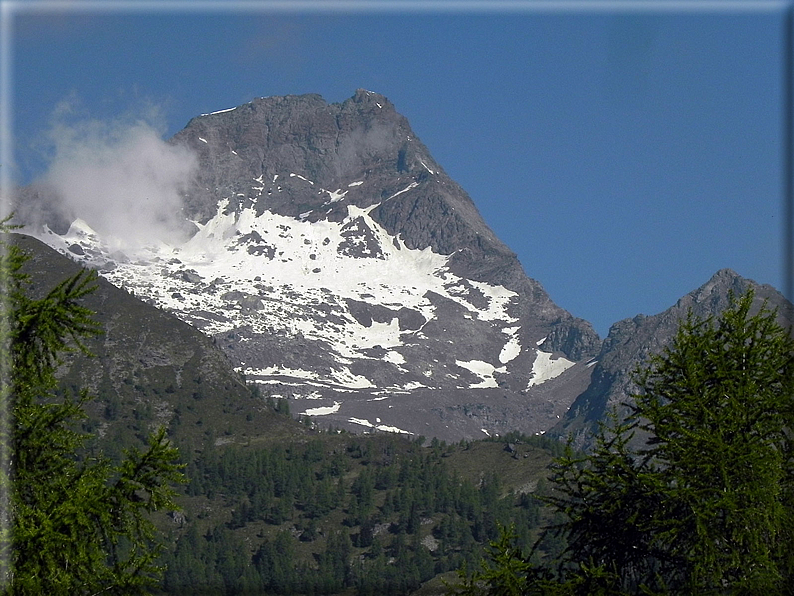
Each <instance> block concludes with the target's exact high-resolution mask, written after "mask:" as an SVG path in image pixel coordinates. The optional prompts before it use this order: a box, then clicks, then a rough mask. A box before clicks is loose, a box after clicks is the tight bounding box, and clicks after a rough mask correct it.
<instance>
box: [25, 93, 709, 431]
mask: <svg viewBox="0 0 794 596" xmlns="http://www.w3.org/2000/svg"><path fill="white" fill-rule="evenodd" d="M169 143H170V144H172V145H174V146H178V147H181V148H186V149H188V150H189V151H190V152H191V153H192V154H193V155H195V157H196V162H197V164H198V166H197V169H196V175H195V177H194V178H193V179H192V180H191V181H190V183H189V184H188V186H187V188H185V190H184V196H183V197H182V199H183V201H182V207H181V212H180V213H178V214H175V217H174V219H175V220H178V224H179V225H178V226H177V227H178V228H179V230H178V231H179V234H177V235H176V236H174V237H172V238H170V239H168V240H167V241H166V240H157V239H153V240H152V241H151V242H150V243H146V244H145V245H143V246H137V247H135V248H130V247H123V246H122V247H120V246H119V244H118V243H117V242H115V241H114V239H113V238H111V237H108V236H107V235H103V234H101V233H99V232H97V231H96V230H95V229H94V228H92V225H91V214H90V213H77V212H65V211H64V210H63V209H59V207H58V197H57V196H56V193H54V192H53V191H52V190H51V189H47V188H46V187H39V188H29V189H27V190H26V191H24V192H23V193H22V194H23V196H25V197H27V199H28V200H29V203H30V204H34V203H35V204H36V205H39V206H40V207H41V209H40V212H41V213H44V214H46V215H47V217H48V218H49V219H48V225H44V226H43V227H37V228H29V229H28V232H29V233H31V234H34V235H36V236H37V237H39V238H40V239H41V240H43V241H44V242H45V243H47V244H49V245H50V246H51V247H53V248H55V249H56V250H58V251H60V252H61V253H62V254H65V255H68V256H70V257H71V258H72V259H73V260H76V261H78V262H79V263H81V264H84V265H86V266H89V267H93V268H96V269H98V270H99V272H100V274H101V275H102V276H103V277H104V278H105V279H106V280H108V281H109V282H111V283H112V284H114V285H115V286H117V287H119V288H124V289H126V290H127V291H128V292H129V293H132V294H134V295H135V296H137V297H138V298H140V299H142V300H144V301H146V302H148V303H150V304H152V305H155V306H157V307H159V308H161V309H163V310H166V311H168V312H170V313H172V314H173V315H175V316H176V317H178V318H180V319H182V320H183V321H185V322H187V323H190V324H191V325H192V326H193V327H195V328H197V329H200V330H201V331H202V332H203V333H204V334H206V335H208V336H210V337H212V338H214V340H215V342H216V344H217V345H218V346H219V347H220V348H221V349H222V350H223V351H224V352H225V353H226V355H227V357H228V358H229V359H230V361H231V362H232V363H233V365H234V367H235V368H236V370H237V371H238V372H240V373H242V374H244V375H245V377H246V379H247V380H248V381H249V382H253V383H257V384H258V385H259V386H260V387H261V388H262V389H263V390H265V391H267V392H270V393H271V394H273V395H274V396H280V397H286V398H288V399H290V400H291V404H292V408H291V409H292V412H293V414H304V415H306V416H308V417H311V418H312V419H313V420H314V421H315V422H316V423H318V424H321V425H324V426H338V427H341V428H347V429H350V430H357V431H362V430H364V431H368V430H372V429H379V430H383V431H392V432H404V433H410V434H413V435H417V436H418V435H422V436H425V437H438V438H441V439H447V440H459V439H460V438H482V437H484V436H486V435H492V434H495V433H503V432H508V431H511V430H520V431H523V432H526V433H541V432H546V431H547V430H549V429H551V428H552V427H553V426H555V425H558V423H559V422H560V420H561V417H562V416H564V415H565V414H566V412H567V411H568V409H569V406H571V404H572V403H575V409H574V412H575V413H572V414H569V415H568V417H567V418H566V419H565V420H564V421H563V423H562V425H558V426H557V427H556V428H557V429H558V430H560V432H562V431H568V430H570V431H572V432H578V430H577V429H581V428H584V426H585V425H586V424H585V423H587V424H590V422H592V420H593V419H594V418H597V417H598V416H600V415H601V414H602V413H603V407H601V406H599V405H598V404H600V403H601V402H603V403H604V404H606V403H611V402H610V400H612V401H614V400H615V399H618V397H616V396H618V395H619V394H620V392H621V391H623V392H624V393H625V390H624V389H621V388H622V387H623V385H621V383H622V382H623V381H622V379H623V378H624V377H623V376H621V375H622V374H623V373H624V369H623V368H622V367H623V366H624V365H626V364H627V363H629V362H634V360H633V359H636V356H637V354H640V353H643V350H648V349H651V348H652V347H653V346H654V345H655V344H654V342H657V343H659V345H661V344H663V343H664V341H666V339H665V338H666V337H667V334H668V333H670V332H671V329H672V327H673V326H674V323H675V320H677V319H676V318H675V317H676V316H678V313H679V311H676V313H674V314H671V315H669V316H668V317H667V318H664V317H663V320H664V321H665V323H664V324H662V323H658V324H656V326H652V325H651V323H650V321H651V319H653V317H648V318H646V320H645V321H644V322H643V321H641V320H639V319H635V322H621V323H619V324H617V325H616V326H615V327H613V330H612V331H610V336H609V337H608V338H607V340H606V341H605V342H604V343H603V345H602V342H601V340H600V338H599V337H598V335H597V334H596V333H595V331H594V330H593V329H592V326H591V325H590V324H589V323H587V322H586V321H583V320H581V319H577V318H575V317H573V316H572V315H571V314H570V313H568V312H566V311H565V310H563V309H562V308H560V307H559V306H557V305H556V304H554V303H553V302H552V301H551V299H550V298H549V296H548V294H547V293H546V292H545V291H544V290H543V288H542V286H541V284H540V283H539V282H537V281H535V280H533V279H531V278H530V277H528V276H527V274H526V273H525V271H524V269H523V268H522V266H521V264H520V263H519V261H518V259H517V258H516V255H515V254H514V253H513V252H512V251H511V250H510V249H509V248H508V247H507V246H505V245H504V244H503V243H502V242H501V241H500V240H499V239H498V238H497V237H496V236H495V234H494V233H493V231H491V230H490V229H489V228H488V226H487V225H486V224H485V222H484V221H483V219H482V217H481V216H480V214H479V212H478V211H477V208H476V206H475V205H474V203H473V202H472V200H471V199H470V197H469V196H468V195H467V194H466V193H465V191H464V190H463V189H462V188H461V187H460V186H459V185H458V184H456V183H455V182H454V181H453V180H452V179H451V178H450V177H449V176H448V175H447V174H446V173H445V172H444V170H443V168H442V167H441V166H440V165H439V164H438V163H436V162H435V160H434V159H433V158H432V156H431V155H430V153H429V151H428V149H427V148H426V147H425V146H424V145H423V144H422V143H421V141H420V140H419V139H418V138H417V136H416V135H415V134H414V132H413V131H412V130H411V128H410V126H409V124H408V122H407V120H406V119H405V118H404V117H403V116H401V115H400V114H399V113H397V111H396V110H395V108H394V106H393V105H392V104H391V103H390V102H389V101H388V100H387V99H386V98H385V97H383V96H382V95H379V94H376V93H373V92H370V91H365V90H358V91H356V93H355V95H354V96H353V97H351V98H349V99H348V100H346V101H344V102H342V103H339V104H329V103H327V102H325V101H324V100H323V99H322V98H321V97H320V96H318V95H302V96H286V97H266V98H258V99H255V100H253V101H251V102H249V103H247V104H244V105H242V106H238V107H235V108H230V109H225V110H221V111H218V112H214V113H211V114H204V115H201V116H198V117H196V118H193V119H192V120H191V121H190V122H189V123H188V124H187V126H186V127H185V128H184V129H183V130H182V131H180V132H179V133H177V134H176V135H175V136H174V137H173V138H172V139H170V140H169ZM67 223H68V225H67ZM132 225H134V223H133V224H132ZM175 238H176V239H175ZM713 287H714V288H716V289H715V290H714V292H717V293H718V294H719V295H722V294H721V293H720V292H722V290H723V289H724V288H723V287H722V285H720V284H717V283H716V282H715V284H714V285H713ZM715 295H716V294H715ZM705 300H706V304H708V305H709V306H710V307H713V308H716V307H718V306H719V304H718V303H717V302H714V300H712V299H705ZM659 316H662V315H659ZM654 320H655V319H654ZM637 321H638V322H637ZM649 325H651V326H649ZM632 346H635V347H632ZM574 400H576V402H574ZM577 425H578V426H577Z"/></svg>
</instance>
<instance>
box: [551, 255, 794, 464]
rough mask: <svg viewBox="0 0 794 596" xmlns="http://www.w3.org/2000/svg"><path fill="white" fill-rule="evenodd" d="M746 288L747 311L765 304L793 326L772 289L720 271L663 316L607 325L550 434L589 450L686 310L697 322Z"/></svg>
mask: <svg viewBox="0 0 794 596" xmlns="http://www.w3.org/2000/svg"><path fill="white" fill-rule="evenodd" d="M750 288H753V290H754V292H755V299H754V303H753V311H751V312H758V309H760V307H761V305H762V304H763V303H764V301H766V304H767V307H768V308H770V309H777V312H778V319H777V320H778V323H779V324H781V325H782V326H784V327H790V326H791V325H792V323H793V322H794V316H792V315H793V314H794V312H793V311H792V305H791V303H790V302H788V301H787V300H786V299H785V298H784V297H783V295H782V294H780V293H779V292H778V291H777V290H775V289H774V288H773V287H772V286H769V285H761V284H757V283H756V282H754V281H752V280H749V279H746V278H743V277H741V276H740V275H738V274H737V273H735V272H734V271H731V270H730V269H721V270H720V271H718V272H717V273H716V274H714V276H712V278H711V279H710V280H709V281H708V282H706V283H705V284H703V285H702V286H701V287H699V288H698V289H696V290H694V291H693V292H690V293H689V294H687V295H686V296H684V297H683V298H681V299H680V300H678V302H676V304H675V305H673V306H672V307H670V308H669V309H667V310H665V311H664V312H662V313H659V314H657V315H654V316H644V315H637V316H636V317H634V318H632V319H624V320H622V321H619V322H617V323H615V324H614V325H612V327H611V328H610V330H609V334H608V335H607V337H606V339H605V340H604V343H603V346H602V348H601V352H600V353H599V355H598V357H597V359H596V361H595V362H596V363H595V365H594V370H593V374H592V377H591V381H590V384H589V386H588V387H587V389H586V390H585V391H584V392H582V393H581V395H579V396H578V397H577V398H576V400H575V401H574V403H573V404H572V406H571V409H570V410H569V411H568V413H567V414H566V415H565V417H564V418H563V419H562V420H561V421H560V423H559V424H558V425H556V426H555V427H554V428H553V429H552V430H551V433H552V434H555V435H559V436H568V435H570V436H572V437H573V438H574V442H575V445H576V446H578V447H581V448H587V447H590V446H591V445H592V439H593V433H594V432H595V430H596V427H597V423H598V422H599V421H604V420H605V415H606V414H607V413H608V412H609V411H611V410H612V409H613V408H616V409H617V411H618V413H619V414H621V413H626V412H627V411H628V408H627V407H626V406H625V405H624V404H630V403H631V402H632V398H631V395H632V394H634V393H636V392H637V390H638V388H637V387H636V385H635V384H634V383H632V380H631V374H632V372H633V371H634V370H636V368H637V367H638V366H640V367H641V366H643V365H644V364H645V363H646V362H647V360H648V358H649V356H650V355H652V354H659V353H661V352H662V351H663V350H664V348H665V347H666V346H668V345H669V344H670V342H671V341H672V339H673V337H674V336H675V334H676V332H677V331H678V327H679V324H680V323H681V322H682V321H683V320H684V319H686V316H687V313H688V312H690V311H691V312H692V314H693V315H695V316H696V317H698V318H701V319H705V318H708V317H710V316H716V315H718V314H719V313H721V312H722V311H723V310H725V309H726V308H727V307H728V305H729V304H730V299H729V296H730V295H731V293H733V295H734V296H736V297H738V296H741V295H743V294H744V293H746V292H747V291H748V290H749V289H750Z"/></svg>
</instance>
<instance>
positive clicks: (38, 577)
mask: <svg viewBox="0 0 794 596" xmlns="http://www.w3.org/2000/svg"><path fill="white" fill-rule="evenodd" d="M7 231H8V226H7V225H6V222H3V224H2V233H3V234H4V235H5V234H6V233H7ZM2 249H3V250H2V255H1V256H0V288H1V289H0V299H2V312H3V315H4V317H3V320H4V325H3V337H2V339H3V341H4V346H5V348H6V349H5V353H6V354H8V355H9V358H8V359H7V361H6V363H5V364H6V368H5V373H6V374H5V375H4V379H3V380H4V383H3V387H2V391H3V393H2V397H3V405H4V406H5V407H4V408H3V411H4V416H5V418H4V420H3V422H4V424H3V429H4V431H5V432H4V436H3V437H2V439H3V441H4V444H5V445H6V446H7V447H8V448H9V449H8V451H7V452H6V453H7V456H6V462H5V466H4V467H3V477H2V483H3V487H4V488H5V489H6V494H7V500H8V504H9V512H10V519H9V520H6V521H7V523H6V527H5V528H4V531H3V533H2V535H0V539H1V540H2V544H0V547H2V549H3V553H4V554H5V555H6V557H7V559H6V560H7V565H6V567H5V568H4V569H3V570H2V571H3V576H2V578H0V579H2V581H3V593H4V594H35V595H41V594H97V593H104V592H110V593H136V592H140V591H142V590H143V589H144V588H145V587H146V586H147V585H150V584H151V583H153V582H155V581H156V580H157V578H158V577H159V574H160V573H161V569H160V568H159V567H158V566H157V565H156V559H157V557H158V555H159V548H160V547H159V544H158V541H157V536H156V532H155V526H154V525H153V523H152V521H151V519H150V514H151V512H154V511H157V510H162V509H176V508H177V507H176V504H175V503H174V500H173V497H174V496H175V492H174V491H173V489H172V488H171V483H174V482H181V481H182V479H183V478H182V474H181V472H180V471H179V470H180V468H181V466H180V465H179V464H177V463H176V462H177V459H178V453H177V450H176V449H175V448H173V447H171V446H170V444H169V441H168V440H167V438H166V436H165V430H163V429H160V430H159V431H158V432H156V433H155V434H154V435H153V436H151V437H150V439H149V441H148V446H147V447H146V448H145V449H142V450H139V449H132V450H130V451H127V452H126V453H125V458H124V459H123V461H122V462H121V463H120V464H118V465H114V464H112V463H111V462H110V461H109V460H107V459H106V458H104V457H102V456H101V455H100V456H89V455H88V454H86V453H85V452H84V450H83V449H82V447H83V445H84V443H85V441H86V438H87V436H86V435H85V434H83V433H81V432H79V430H78V424H79V421H80V420H82V419H83V418H85V414H84V412H83V408H82V406H83V404H84V403H85V401H86V400H87V399H89V397H88V394H87V392H85V391H83V392H81V393H80V394H79V395H69V394H67V395H65V396H64V397H59V396H58V395H57V394H56V389H57V387H58V383H57V380H56V377H55V371H56V368H57V366H58V364H59V363H60V361H61V360H60V358H61V356H62V355H63V354H64V353H65V352H67V351H69V350H82V351H87V350H86V348H85V344H84V343H83V342H84V340H85V339H86V338H88V337H90V336H92V335H95V334H97V333H99V327H98V325H97V323H95V322H94V320H93V319H92V313H91V312H90V311H89V310H88V309H87V308H85V307H84V306H82V305H81V304H80V300H81V299H82V298H83V297H84V296H86V295H87V294H88V293H90V292H91V291H93V289H94V287H95V283H96V282H95V278H96V275H95V274H94V273H88V272H85V271H82V272H80V273H78V274H77V275H75V276H73V277H71V278H69V279H67V280H65V281H63V282H61V283H59V284H57V285H56V286H55V287H54V288H52V289H51V290H50V291H49V292H47V293H46V294H45V295H44V296H43V297H42V298H33V297H32V296H31V293H30V281H31V280H30V279H29V277H28V276H27V275H26V274H25V273H24V271H23V266H24V264H25V262H26V260H27V256H26V255H25V254H23V253H22V251H21V250H20V249H19V248H18V247H16V246H14V245H12V244H9V243H8V241H7V240H3V242H2Z"/></svg>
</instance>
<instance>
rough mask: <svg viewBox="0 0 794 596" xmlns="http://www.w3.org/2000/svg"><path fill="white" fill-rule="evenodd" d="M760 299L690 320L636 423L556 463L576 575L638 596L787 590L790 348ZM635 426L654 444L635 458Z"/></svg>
mask: <svg viewBox="0 0 794 596" xmlns="http://www.w3.org/2000/svg"><path fill="white" fill-rule="evenodd" d="M753 298H754V294H753V291H752V290H750V291H748V293H747V294H745V295H744V296H742V297H740V298H738V299H737V298H735V297H733V296H732V297H731V306H730V307H729V308H728V309H726V310H725V311H724V312H723V313H722V314H721V315H720V316H719V317H713V316H712V317H708V318H706V319H700V318H697V317H695V316H693V315H692V314H691V313H690V314H689V315H688V317H687V318H686V320H685V321H684V322H682V324H681V325H680V327H679V329H678V332H677V334H676V336H675V337H674V339H673V341H672V343H671V345H670V346H669V347H668V348H667V349H665V350H664V351H663V352H662V353H661V354H659V355H655V356H652V357H651V359H650V361H649V363H648V365H647V367H645V368H644V369H638V371H637V372H636V373H635V380H636V383H637V385H638V387H639V389H640V391H639V393H638V394H637V395H635V396H634V398H635V402H636V405H635V406H634V408H633V409H634V418H633V422H631V421H629V422H627V423H623V422H620V423H619V422H617V421H615V422H614V423H613V425H612V427H611V428H610V429H605V430H604V431H602V433H601V436H600V438H599V441H598V444H597V446H596V448H595V449H594V451H593V453H591V454H590V455H588V456H586V457H585V458H583V459H581V460H578V461H575V460H574V459H570V458H568V459H566V458H562V459H561V460H560V461H559V466H558V469H557V472H556V475H555V481H556V484H557V486H558V488H559V489H560V490H561V492H562V496H561V497H557V498H554V499H552V500H551V501H552V503H553V504H554V506H555V507H556V508H557V509H558V510H559V511H561V512H563V513H564V514H565V515H566V516H567V521H566V522H565V523H564V524H563V525H562V529H563V530H564V532H565V533H566V534H567V538H568V551H567V553H566V556H567V561H568V562H569V563H571V564H574V565H582V564H584V563H587V562H593V561H595V562H596V563H597V564H599V565H601V566H603V567H604V569H606V570H608V571H615V572H616V573H617V574H618V576H619V577H620V579H621V582H620V586H621V589H623V590H626V591H628V592H629V593H631V592H635V591H637V590H639V589H640V587H641V586H642V585H644V586H646V588H651V587H652V588H653V589H654V590H655V591H659V592H661V591H667V590H670V591H672V592H674V593H690V594H722V593H731V594H779V593H783V592H784V591H785V590H787V589H790V588H789V587H788V586H789V582H790V580H791V579H792V575H791V572H792V569H791V565H790V559H789V558H790V556H791V555H790V553H791V552H792V550H794V542H793V541H792V527H793V526H794V517H792V515H793V513H794V512H793V511H792V507H791V505H792V472H794V469H792V436H791V430H792V428H794V425H792V411H793V409H792V400H794V340H792V337H791V333H790V330H788V329H785V328H783V327H781V326H780V325H779V324H778V323H776V313H775V312H773V311H770V310H769V309H767V308H766V305H764V306H763V307H762V308H761V309H760V311H759V312H758V313H757V314H755V315H751V314H750V311H751V308H752V305H753ZM637 428H639V429H641V430H643V431H646V432H647V433H649V435H650V439H649V440H648V443H647V445H646V446H645V447H644V448H642V449H640V450H638V451H637V452H631V451H630V450H629V449H628V444H629V442H630V439H631V436H632V433H633V432H634V431H635V429H637ZM608 436H611V438H607V437H608Z"/></svg>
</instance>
